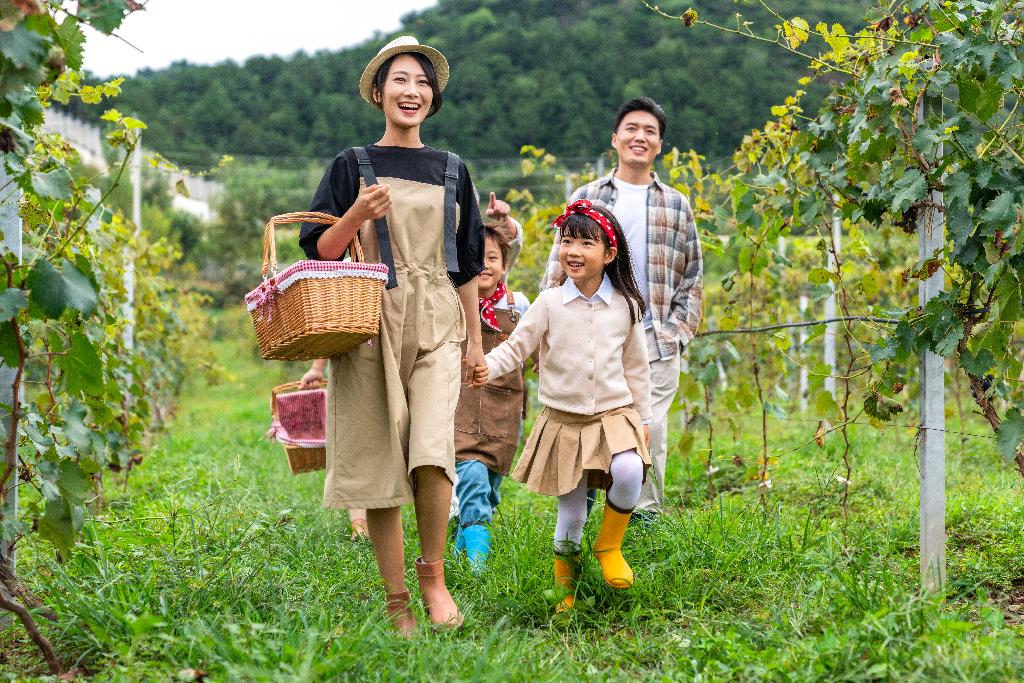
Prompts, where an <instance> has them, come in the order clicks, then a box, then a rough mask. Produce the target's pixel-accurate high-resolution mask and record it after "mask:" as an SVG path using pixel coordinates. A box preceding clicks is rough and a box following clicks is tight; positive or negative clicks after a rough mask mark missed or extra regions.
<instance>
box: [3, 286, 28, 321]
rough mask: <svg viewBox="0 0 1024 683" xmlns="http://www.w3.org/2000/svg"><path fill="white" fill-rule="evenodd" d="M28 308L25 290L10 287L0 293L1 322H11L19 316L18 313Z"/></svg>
mask: <svg viewBox="0 0 1024 683" xmlns="http://www.w3.org/2000/svg"><path fill="white" fill-rule="evenodd" d="M26 306H28V297H26V296H25V290H24V289H20V288H18V287H10V288H8V289H5V290H4V291H3V292H0V320H10V319H11V318H13V317H14V316H16V315H18V311H20V310H21V309H23V308H25V307H26Z"/></svg>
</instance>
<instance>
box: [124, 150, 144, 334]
mask: <svg viewBox="0 0 1024 683" xmlns="http://www.w3.org/2000/svg"><path fill="white" fill-rule="evenodd" d="M132 222H133V223H135V228H134V233H133V236H134V238H135V239H134V240H132V242H133V243H129V244H126V245H125V247H124V261H125V263H124V293H125V296H124V299H125V300H124V319H125V324H124V345H125V348H127V349H128V350H129V351H131V350H132V349H133V348H134V347H135V244H134V242H135V240H137V239H138V237H139V230H140V228H141V226H142V138H141V136H140V138H139V141H138V142H137V143H136V144H135V152H134V154H133V155H132Z"/></svg>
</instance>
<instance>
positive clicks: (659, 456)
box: [636, 329, 679, 512]
mask: <svg viewBox="0 0 1024 683" xmlns="http://www.w3.org/2000/svg"><path fill="white" fill-rule="evenodd" d="M647 357H648V358H652V359H654V360H651V361H650V363H651V424H650V428H651V448H650V452H651V471H650V472H648V473H647V479H646V480H645V481H644V485H643V487H642V488H641V489H640V502H639V503H637V505H636V507H637V509H638V510H649V511H651V512H662V505H663V502H664V499H665V462H666V460H667V458H668V411H669V408H671V407H672V402H673V401H674V400H675V397H676V391H677V390H678V389H679V351H678V350H676V352H675V353H674V354H673V355H672V356H671V357H669V358H664V359H659V358H658V346H657V344H656V342H655V338H654V330H653V329H648V330H647Z"/></svg>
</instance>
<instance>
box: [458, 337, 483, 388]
mask: <svg viewBox="0 0 1024 683" xmlns="http://www.w3.org/2000/svg"><path fill="white" fill-rule="evenodd" d="M462 364H463V365H465V366H466V384H467V385H468V386H471V387H482V386H483V385H485V384H487V376H488V374H489V373H488V370H487V362H486V361H484V350H483V348H482V347H481V346H480V345H479V344H470V346H469V348H468V349H467V350H466V357H465V358H463V359H462Z"/></svg>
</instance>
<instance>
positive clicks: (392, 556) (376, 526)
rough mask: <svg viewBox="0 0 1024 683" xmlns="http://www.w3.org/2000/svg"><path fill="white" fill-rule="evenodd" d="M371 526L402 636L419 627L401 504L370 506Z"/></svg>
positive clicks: (392, 611)
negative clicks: (409, 582)
mask: <svg viewBox="0 0 1024 683" xmlns="http://www.w3.org/2000/svg"><path fill="white" fill-rule="evenodd" d="M366 521H367V526H368V527H369V531H370V542H371V543H372V544H373V554H374V555H375V556H376V558H377V568H378V569H379V570H380V578H381V580H382V581H383V582H384V590H385V591H386V592H387V601H386V604H387V611H388V616H389V617H390V619H391V620H392V622H393V623H394V625H395V628H396V629H397V630H398V633H399V634H400V635H402V636H405V637H409V636H411V635H412V634H413V633H414V632H415V630H416V617H415V616H413V613H412V610H410V609H409V593H408V591H407V590H406V588H405V553H404V550H403V548H402V510H401V508H397V507H394V508H381V509H379V510H367V514H366Z"/></svg>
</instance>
